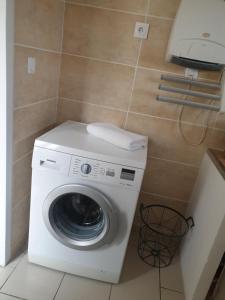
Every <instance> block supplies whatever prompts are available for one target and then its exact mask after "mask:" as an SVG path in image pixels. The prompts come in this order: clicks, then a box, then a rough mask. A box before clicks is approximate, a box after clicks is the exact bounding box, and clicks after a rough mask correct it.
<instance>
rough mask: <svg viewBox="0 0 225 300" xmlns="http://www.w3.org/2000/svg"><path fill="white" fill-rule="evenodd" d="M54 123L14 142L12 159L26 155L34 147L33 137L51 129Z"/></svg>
mask: <svg viewBox="0 0 225 300" xmlns="http://www.w3.org/2000/svg"><path fill="white" fill-rule="evenodd" d="M53 127H54V125H50V126H48V127H46V128H45V129H44V130H41V131H39V132H36V133H35V134H33V135H31V136H29V137H26V138H25V139H24V140H21V141H19V142H17V143H15V144H14V149H13V150H14V161H15V160H17V159H19V158H21V157H22V156H24V155H26V154H27V153H29V152H31V151H32V150H33V147H34V141H35V139H36V138H37V137H38V136H40V135H42V134H44V133H45V132H47V131H49V130H50V129H52V128H53Z"/></svg>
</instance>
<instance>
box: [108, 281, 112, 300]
mask: <svg viewBox="0 0 225 300" xmlns="http://www.w3.org/2000/svg"><path fill="white" fill-rule="evenodd" d="M112 287H113V285H112V284H111V285H110V291H109V300H110V298H111V294H112Z"/></svg>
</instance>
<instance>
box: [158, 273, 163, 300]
mask: <svg viewBox="0 0 225 300" xmlns="http://www.w3.org/2000/svg"><path fill="white" fill-rule="evenodd" d="M159 300H162V292H161V268H160V267H159Z"/></svg>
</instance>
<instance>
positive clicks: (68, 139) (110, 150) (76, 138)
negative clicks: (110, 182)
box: [35, 121, 147, 169]
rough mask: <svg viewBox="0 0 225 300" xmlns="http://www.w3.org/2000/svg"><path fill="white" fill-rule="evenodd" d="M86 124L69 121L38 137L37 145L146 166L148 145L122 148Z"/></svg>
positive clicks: (95, 157)
mask: <svg viewBox="0 0 225 300" xmlns="http://www.w3.org/2000/svg"><path fill="white" fill-rule="evenodd" d="M86 126H87V125H86V124H83V123H78V122H73V121H67V122H65V123H63V124H61V125H59V126H57V127H56V128H54V129H52V130H50V131H49V132H47V133H45V134H43V135H42V136H40V137H39V138H37V139H36V140H35V146H37V147H41V148H46V149H49V150H54V151H58V152H63V153H68V154H72V155H78V156H81V157H87V158H92V159H96V160H101V161H105V162H111V163H115V164H120V165H124V166H131V167H133V168H141V169H144V168H145V166H146V161H147V147H145V148H143V149H140V150H136V151H127V150H123V149H120V148H118V147H116V146H114V145H112V144H110V143H108V142H105V141H103V140H101V139H98V138H96V137H94V136H92V135H91V134H89V133H88V132H87V130H86Z"/></svg>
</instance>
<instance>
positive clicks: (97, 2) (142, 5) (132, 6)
mask: <svg viewBox="0 0 225 300" xmlns="http://www.w3.org/2000/svg"><path fill="white" fill-rule="evenodd" d="M70 2H74V3H80V4H89V5H94V6H99V7H104V8H112V9H119V10H125V11H132V12H136V13H145V12H146V9H147V5H148V0H138V1H137V0H70Z"/></svg>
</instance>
